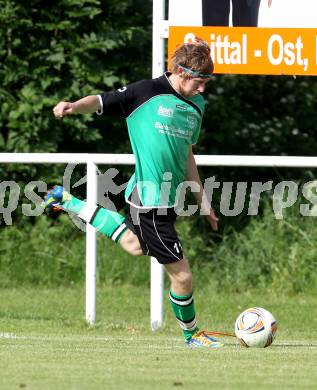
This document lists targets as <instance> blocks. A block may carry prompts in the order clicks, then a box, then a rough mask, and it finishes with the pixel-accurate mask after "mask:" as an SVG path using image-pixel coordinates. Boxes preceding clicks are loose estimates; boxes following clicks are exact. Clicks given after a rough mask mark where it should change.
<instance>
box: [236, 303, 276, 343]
mask: <svg viewBox="0 0 317 390" xmlns="http://www.w3.org/2000/svg"><path fill="white" fill-rule="evenodd" d="M276 331H277V321H276V319H275V318H274V316H273V314H272V313H270V312H269V311H267V310H265V309H262V308H261V307H251V308H249V309H246V310H244V311H243V312H242V313H241V314H240V315H239V316H238V318H237V319H236V323H235V334H236V336H237V338H238V340H239V342H240V344H241V345H243V346H244V347H257V348H265V347H268V346H269V345H271V344H272V342H273V340H274V337H275V333H276Z"/></svg>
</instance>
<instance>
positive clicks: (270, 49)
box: [168, 26, 317, 76]
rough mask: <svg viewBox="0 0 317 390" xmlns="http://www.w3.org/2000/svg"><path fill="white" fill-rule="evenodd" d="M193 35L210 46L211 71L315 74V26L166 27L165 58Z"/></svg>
mask: <svg viewBox="0 0 317 390" xmlns="http://www.w3.org/2000/svg"><path fill="white" fill-rule="evenodd" d="M195 36H197V37H200V38H202V39H204V40H205V41H206V42H208V44H209V45H210V48H211V56H212V59H213V60H214V63H215V73H232V74H267V75H268V74H271V75H306V76H309V75H317V29H314V28H260V27H234V28H232V27H179V26H177V27H170V28H169V39H168V54H169V58H170V56H171V54H172V53H173V51H174V50H175V48H176V47H177V46H178V45H180V44H182V43H184V42H191V41H192V40H193V39H194V38H195Z"/></svg>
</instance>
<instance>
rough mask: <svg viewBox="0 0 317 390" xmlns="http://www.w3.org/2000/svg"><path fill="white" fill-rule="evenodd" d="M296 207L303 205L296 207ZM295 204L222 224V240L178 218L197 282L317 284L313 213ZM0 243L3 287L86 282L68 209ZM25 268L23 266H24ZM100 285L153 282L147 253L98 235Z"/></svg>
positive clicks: (298, 288) (221, 285) (264, 287)
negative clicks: (236, 225) (241, 222)
mask: <svg viewBox="0 0 317 390" xmlns="http://www.w3.org/2000/svg"><path fill="white" fill-rule="evenodd" d="M297 206H298V205H297ZM297 206H294V207H292V208H290V209H288V210H287V212H286V213H285V218H284V219H282V220H276V219H275V217H274V214H273V211H272V205H271V204H270V203H269V202H268V201H267V202H266V207H265V209H264V213H263V216H262V217H260V216H256V217H252V218H251V221H250V223H249V224H248V226H246V227H245V228H244V229H243V230H241V231H237V230H235V229H233V228H230V230H228V229H227V230H225V232H224V235H223V238H222V241H220V242H218V243H215V241H216V239H217V237H216V236H215V235H212V234H210V229H209V228H206V229H205V234H204V233H202V234H197V227H196V226H195V219H192V218H186V220H185V219H184V218H183V219H180V221H179V222H178V227H177V229H178V231H179V232H180V236H181V239H182V242H183V245H184V249H185V253H186V255H187V257H188V258H189V259H190V262H191V264H192V266H193V273H194V280H195V282H196V285H199V286H202V285H204V286H208V285H209V286H213V287H214V288H215V289H219V291H244V290H246V289H254V288H256V289H258V290H259V291H268V290H271V291H274V292H276V293H282V292H285V293H300V292H307V291H313V292H316V290H317V260H316V246H315V237H316V235H317V227H316V223H315V218H313V217H302V216H300V215H299V209H298V207H297ZM1 241H2V245H1V249H0V268H1V276H0V283H1V285H3V286H4V285H21V284H35V285H37V284H39V285H60V284H62V285H68V284H72V283H78V282H83V281H84V269H85V235H84V234H83V233H82V232H81V231H80V230H79V229H78V228H76V227H75V226H74V224H73V222H72V221H71V220H70V219H69V217H68V216H67V215H60V216H59V217H58V218H57V219H53V220H49V219H47V218H46V217H45V216H41V217H38V218H37V220H36V223H35V224H34V225H33V226H32V225H31V224H30V223H26V224H25V226H21V224H20V225H19V226H16V225H14V226H12V227H8V228H6V229H4V231H3V234H2V240H1ZM21 270H23V272H21ZM97 278H98V281H99V283H101V284H102V283H106V284H109V283H110V284H112V285H114V284H119V285H122V284H123V283H131V284H134V285H144V286H147V285H148V284H149V261H148V258H147V257H140V258H135V257H132V256H130V255H128V254H127V253H125V252H124V251H123V250H122V249H121V248H120V247H119V246H117V245H115V244H113V243H112V242H111V241H110V240H107V239H105V238H104V237H103V236H101V235H98V274H97Z"/></svg>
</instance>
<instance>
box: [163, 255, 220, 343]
mask: <svg viewBox="0 0 317 390" xmlns="http://www.w3.org/2000/svg"><path fill="white" fill-rule="evenodd" d="M164 266H165V269H166V271H167V274H168V276H169V278H170V281H171V289H170V293H169V298H170V303H171V306H172V309H173V312H174V314H175V316H176V318H177V320H178V322H179V324H180V327H181V328H182V330H183V334H184V338H185V343H186V345H188V346H189V347H207V348H219V347H222V346H223V344H222V343H221V342H219V341H218V340H216V339H214V338H213V337H211V336H210V334H208V332H207V331H199V329H198V326H197V319H196V310H195V305H194V298H193V288H192V273H191V270H190V266H189V264H188V261H187V259H186V258H183V259H181V260H180V261H177V262H174V263H170V264H164Z"/></svg>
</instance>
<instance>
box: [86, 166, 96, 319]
mask: <svg viewBox="0 0 317 390" xmlns="http://www.w3.org/2000/svg"><path fill="white" fill-rule="evenodd" d="M87 203H88V204H89V203H90V204H96V203H97V167H96V165H95V164H94V163H93V162H92V161H87ZM96 249H97V245H96V229H95V228H94V227H93V226H91V225H89V224H88V223H87V224H86V321H87V323H88V324H90V325H94V324H95V322H96V266H97V261H96V258H97V254H96V252H97V251H96Z"/></svg>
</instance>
